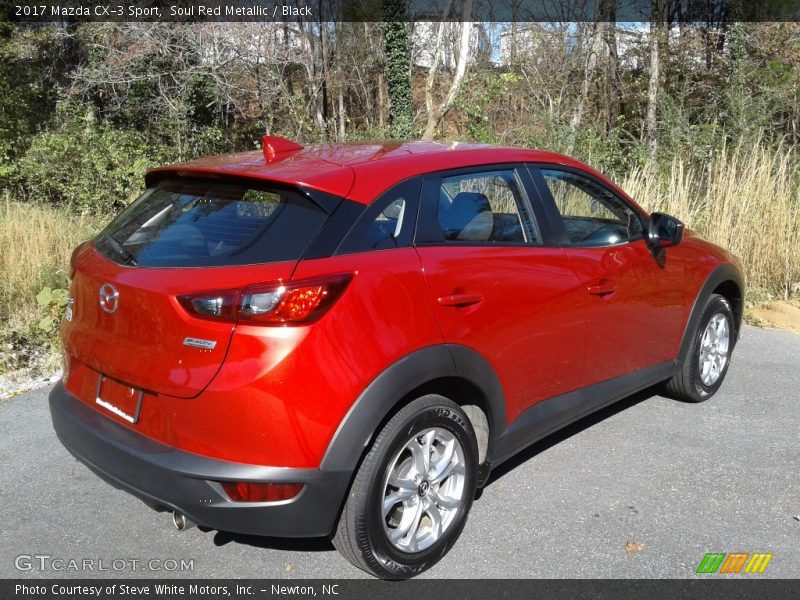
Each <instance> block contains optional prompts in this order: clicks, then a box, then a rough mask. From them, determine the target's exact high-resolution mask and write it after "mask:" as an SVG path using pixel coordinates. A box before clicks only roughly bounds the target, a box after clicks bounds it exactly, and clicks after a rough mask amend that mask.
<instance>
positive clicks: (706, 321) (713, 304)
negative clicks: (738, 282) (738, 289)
mask: <svg viewBox="0 0 800 600" xmlns="http://www.w3.org/2000/svg"><path fill="white" fill-rule="evenodd" d="M735 327H736V326H735V321H734V318H733V311H732V310H731V305H730V304H729V303H728V301H727V300H726V299H725V298H724V297H723V296H720V295H718V294H712V296H711V297H710V298H709V299H708V302H706V305H705V306H704V307H703V312H702V313H701V316H700V321H699V325H698V327H697V329H696V330H695V331H694V332H693V333H692V344H691V346H690V347H689V349H688V351H687V352H686V356H684V357H683V364H682V365H681V369H680V371H678V373H677V374H676V375H675V376H674V377H673V378H672V379H670V380H669V381H667V383H666V385H665V387H666V391H667V394H669V395H670V396H672V397H673V398H676V399H678V400H685V401H687V402H703V401H705V400H708V399H709V398H710V397H711V396H713V395H714V394H715V393H716V392H717V390H718V389H719V386H720V385H722V381H723V380H724V379H725V375H726V373H727V372H728V365H730V362H731V353H732V351H733V344H734V341H735V339H736V331H735Z"/></svg>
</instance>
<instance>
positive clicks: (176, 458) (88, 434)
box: [50, 383, 351, 537]
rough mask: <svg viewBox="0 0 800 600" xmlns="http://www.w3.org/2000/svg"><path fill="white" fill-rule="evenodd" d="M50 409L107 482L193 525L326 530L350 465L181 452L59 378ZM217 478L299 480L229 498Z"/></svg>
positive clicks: (73, 447)
mask: <svg viewBox="0 0 800 600" xmlns="http://www.w3.org/2000/svg"><path fill="white" fill-rule="evenodd" d="M50 414H51V416H52V419H53V427H54V428H55V431H56V434H57V435H58V438H59V440H61V443H62V444H63V445H64V447H66V449H67V450H69V451H70V453H72V454H73V455H74V456H75V457H76V458H77V459H78V460H80V461H81V462H82V463H84V464H85V465H86V466H87V467H89V468H90V469H91V470H92V471H94V472H95V473H96V474H97V475H98V476H100V477H101V478H102V479H104V480H105V481H107V482H108V483H110V484H112V485H114V486H115V487H118V488H120V489H123V490H125V491H127V492H129V493H130V494H133V495H134V496H136V497H138V498H140V499H141V500H143V501H144V502H145V503H146V504H148V505H149V506H150V507H152V508H154V509H156V510H160V511H173V510H177V511H180V512H182V513H184V514H185V515H186V516H187V517H188V518H189V519H191V520H193V521H194V522H196V523H197V524H198V525H203V526H206V527H210V528H212V529H218V530H222V531H232V532H237V533H247V534H254V535H268V536H276V537H317V536H326V535H329V534H330V533H331V532H332V531H333V528H334V526H335V524H336V519H337V517H338V514H339V509H340V507H341V505H342V502H343V500H344V497H345V494H346V493H347V487H348V484H349V482H350V475H351V473H349V472H346V471H325V470H319V469H290V468H282V467H266V466H263V467H262V466H258V465H247V464H239V463H233V462H227V461H221V460H213V459H210V458H206V457H203V456H199V455H197V454H191V453H188V452H182V451H180V450H177V449H175V448H171V447H169V446H165V445H163V444H160V443H158V442H155V441H153V440H151V439H149V438H146V437H144V436H142V435H140V434H138V433H136V432H135V431H133V430H131V429H128V428H127V427H123V426H122V425H119V424H117V423H115V422H114V421H112V420H111V419H108V418H106V417H105V416H103V415H102V414H100V413H98V412H97V411H95V410H93V409H92V408H90V407H88V406H86V405H85V404H84V403H83V402H81V401H80V400H78V399H77V398H75V397H74V396H72V395H71V394H70V393H69V392H67V391H66V390H65V389H64V386H63V384H61V383H58V384H57V385H56V386H55V387H54V388H53V390H52V391H51V392H50ZM220 481H259V482H274V483H280V482H286V483H303V484H305V485H304V487H303V489H302V491H301V492H300V494H298V495H297V496H296V497H295V498H293V499H291V500H287V501H282V502H261V503H250V502H248V503H242V502H232V501H231V500H229V499H228V498H227V496H226V495H225V493H224V492H223V491H222V489H221V486H220V485H219V483H217V482H220Z"/></svg>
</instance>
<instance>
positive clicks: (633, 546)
mask: <svg viewBox="0 0 800 600" xmlns="http://www.w3.org/2000/svg"><path fill="white" fill-rule="evenodd" d="M642 550H644V543H642V542H628V543H627V544H625V552H627V553H628V554H635V553H636V552H641V551H642Z"/></svg>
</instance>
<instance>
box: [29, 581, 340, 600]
mask: <svg viewBox="0 0 800 600" xmlns="http://www.w3.org/2000/svg"><path fill="white" fill-rule="evenodd" d="M339 591H340V585H339V584H338V583H330V584H323V583H321V584H319V585H309V584H304V585H299V584H298V585H281V584H277V583H271V584H269V585H267V584H266V582H265V583H262V584H261V585H257V586H253V585H242V584H238V583H235V584H231V585H228V584H224V585H223V584H199V583H186V584H176V583H153V584H150V583H146V584H145V583H139V584H127V583H109V584H106V585H102V584H101V585H81V584H70V583H50V584H45V585H35V584H24V583H17V584H15V586H14V595H15V596H19V597H23V596H25V597H37V596H47V597H50V596H60V597H70V598H75V597H84V596H85V597H93V598H110V597H127V598H141V597H146V596H147V597H149V596H162V597H183V596H186V595H187V594H188V595H189V596H191V597H198V596H208V597H214V598H219V597H231V596H233V597H236V598H240V597H243V596H253V595H257V594H259V595H271V596H302V597H306V598H307V597H311V596H317V595H321V596H338V595H339Z"/></svg>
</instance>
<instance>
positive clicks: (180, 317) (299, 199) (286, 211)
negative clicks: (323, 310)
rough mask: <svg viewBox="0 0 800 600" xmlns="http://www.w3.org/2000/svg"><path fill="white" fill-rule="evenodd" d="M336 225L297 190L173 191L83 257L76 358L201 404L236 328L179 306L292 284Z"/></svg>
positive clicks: (142, 202)
mask: <svg viewBox="0 0 800 600" xmlns="http://www.w3.org/2000/svg"><path fill="white" fill-rule="evenodd" d="M326 218H327V214H326V212H325V211H324V210H323V209H322V208H321V207H320V206H318V205H317V204H315V203H314V202H313V201H312V200H311V199H310V198H309V197H307V196H306V195H304V194H303V193H301V192H300V191H299V190H295V189H291V188H286V187H282V186H280V187H279V186H270V185H269V184H264V185H263V186H261V185H260V184H259V185H251V184H236V183H220V182H218V181H214V180H202V179H184V178H172V179H165V180H162V181H161V182H160V183H157V184H156V185H154V186H153V187H151V188H150V189H148V190H147V191H146V192H145V194H143V195H142V197H141V198H139V199H138V200H137V201H136V202H135V203H134V204H132V205H131V206H130V207H129V208H128V209H126V210H125V211H124V212H123V213H122V214H121V215H120V216H119V217H117V218H116V219H115V220H114V221H113V222H112V223H111V224H110V225H109V226H108V227H107V228H106V229H105V230H104V231H103V232H102V233H101V234H100V235H99V236H98V237H97V238H96V239H95V240H94V241H93V242H91V243H89V244H86V245H84V246H82V247H81V248H79V250H78V251H77V252H76V253H75V256H74V257H73V264H72V267H73V270H74V276H73V281H72V286H71V290H70V295H71V306H70V307H69V309H68V311H67V313H68V314H67V317H66V318H65V320H64V325H63V327H62V336H63V340H64V347H65V350H66V352H67V354H68V355H69V356H70V357H72V358H73V359H77V360H80V361H81V362H83V363H84V364H85V365H87V366H88V367H90V368H91V369H93V370H94V371H96V372H97V373H98V374H99V375H104V376H106V377H108V378H110V379H113V380H117V381H118V382H121V383H124V384H126V385H128V386H132V387H135V388H139V389H143V390H148V391H152V392H158V393H163V394H168V395H171V396H177V397H183V398H190V397H193V396H196V395H197V394H198V393H199V392H200V391H202V390H203V388H204V387H205V386H207V385H208V384H209V382H210V381H211V379H212V378H213V377H214V375H215V374H216V372H217V371H218V370H219V368H220V366H221V365H222V362H223V360H224V358H225V353H226V350H227V347H228V344H229V342H230V339H231V335H232V333H233V329H234V324H233V323H231V322H225V321H221V320H209V319H203V318H198V317H197V316H196V315H190V313H189V312H188V311H187V310H185V309H184V307H183V306H182V305H181V303H180V301H179V298H180V297H182V296H186V295H196V294H197V293H199V292H206V291H208V292H210V294H209V295H208V296H209V297H210V298H214V297H215V296H216V294H217V292H220V296H222V295H223V294H222V292H224V291H225V290H236V289H241V288H243V287H244V286H247V285H250V284H254V283H262V282H275V281H285V280H287V279H289V278H290V277H291V275H292V272H293V270H294V267H295V266H296V264H297V261H298V260H299V259H300V257H301V256H302V254H303V252H304V251H305V249H306V247H307V246H308V244H309V243H310V242H311V240H312V239H313V238H314V236H315V234H316V233H317V232H318V231H319V229H320V228H321V227H322V225H323V223H324V221H325V219H326Z"/></svg>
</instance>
